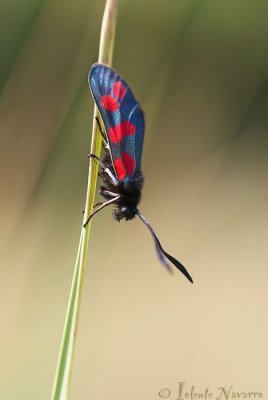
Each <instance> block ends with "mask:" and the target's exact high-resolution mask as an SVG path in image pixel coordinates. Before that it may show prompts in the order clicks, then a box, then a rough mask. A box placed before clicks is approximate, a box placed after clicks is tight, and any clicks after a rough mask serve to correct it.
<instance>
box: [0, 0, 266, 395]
mask: <svg viewBox="0 0 268 400" xmlns="http://www.w3.org/2000/svg"><path fill="white" fill-rule="evenodd" d="M103 9H104V0H102V1H98V0H87V1H86V0H76V1H75V2H74V1H70V0H64V1H63V0H46V1H45V0H24V1H20V0H2V1H1V2H0V32H1V35H0V49H1V63H0V88H1V97H0V152H1V157H0V162H1V168H0V174H1V215H0V218H1V227H2V229H1V231H0V234H1V241H0V243H1V256H0V264H1V269H0V273H1V277H0V299H1V301H0V307H1V331H0V350H1V353H0V354H1V357H0V360H1V361H0V373H1V382H0V399H1V400H2V399H3V400H14V399H20V400H21V399H27V400H29V399H35V400H36V399H38V400H43V399H48V398H49V396H50V393H51V387H52V382H53V376H54V372H55V367H56V361H57V356H58V350H59V344H60V339H61V334H62V329H63V323H64V318H65V311H66V306H67V301H68V293H69V288H70V284H71V279H72V272H73V267H74V262H75V257H76V251H77V245H78V240H79V233H80V226H81V221H82V210H83V207H84V201H85V188H86V181H87V170H88V161H87V157H86V155H87V154H88V151H89V146H90V139H91V138H90V133H91V124H92V109H93V102H92V99H91V96H90V93H89V89H88V85H87V72H88V70H89V68H90V65H91V64H92V63H93V62H95V61H96V59H97V51H98V40H99V32H100V24H101V18H102V13H103ZM267 20H268V2H267V1H266V0H255V1H252V0H236V1H234V0H224V1H223V0H222V1H215V0H214V1H213V0H179V1H178V0H169V1H160V0H155V1H142V0H135V1H122V2H121V3H120V12H119V16H118V28H117V36H116V44H115V53H114V67H115V68H116V69H117V70H118V72H120V73H121V74H122V75H123V76H124V77H125V79H126V80H127V81H128V82H129V84H130V85H131V87H132V88H133V91H134V93H135V95H136V97H137V98H138V99H139V100H140V102H141V104H142V107H143V109H144V111H145V114H146V122H147V129H146V137H145V144H144V153H143V170H144V174H145V177H146V181H145V183H146V184H145V188H144V192H143V200H142V203H141V206H140V209H141V210H142V212H143V213H144V214H145V216H146V217H147V218H148V219H149V220H150V221H151V223H152V226H153V228H154V229H155V231H156V233H157V234H158V235H159V238H160V240H161V242H162V244H163V246H164V248H165V249H166V250H167V251H169V252H170V253H171V254H173V255H174V256H176V257H178V258H179V259H180V260H181V261H182V262H183V263H184V264H185V266H187V268H188V270H189V271H190V273H191V274H192V276H193V278H194V285H191V284H189V283H188V282H187V281H186V279H185V278H184V277H183V276H182V275H181V274H180V273H178V272H175V274H173V276H170V275H169V274H168V273H166V271H165V270H164V268H163V267H162V266H161V265H160V264H159V262H158V260H157V258H156V254H155V250H154V246H153V242H152V239H151V237H150V234H149V233H148V231H147V230H146V229H145V227H144V226H143V225H142V224H141V223H140V221H138V220H135V221H133V222H129V223H121V224H117V223H115V222H114V221H113V219H112V217H111V211H112V208H111V209H106V210H104V211H103V213H101V214H99V215H98V216H97V217H96V218H95V220H94V222H93V226H92V232H91V233H92V234H91V244H90V249H89V257H88V263H87V270H86V276H85V285H84V291H83V299H82V306H81V314H80V316H81V318H80V328H79V332H78V340H77V348H76V354H75V365H74V371H73V383H72V393H71V398H72V399H92V400H93V399H94V400H107V399H112V400H126V399H127V400H136V399H148V400H149V399H150V400H155V399H160V398H161V397H160V395H162V396H163V395H165V396H166V398H169V399H171V400H177V398H178V383H177V382H180V381H185V382H187V383H186V386H187V389H188V390H190V388H191V386H192V385H194V386H195V388H196V391H197V392H203V391H204V390H205V389H206V388H207V387H208V388H209V389H210V391H211V392H213V400H214V399H216V394H217V388H218V387H220V386H225V387H226V388H227V389H228V388H229V387H230V386H233V389H232V390H234V391H243V392H248V391H255V392H262V393H264V397H263V398H267V393H268V383H267V356H268V346H267V334H268V332H267V330H268V322H267V311H268V310H267V308H268V296H267V288H268V284H267V280H268V272H267V261H268V256H267V223H268V207H267V201H268V188H267V172H268V157H267V155H268V135H267V129H268V112H267V109H268V108H267V107H268V79H267V78H268V24H267ZM162 388H167V389H168V390H169V392H168V391H166V392H160V395H159V391H160V390H161V389H162ZM167 395H168V396H167Z"/></svg>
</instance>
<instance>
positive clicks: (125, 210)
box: [113, 206, 135, 222]
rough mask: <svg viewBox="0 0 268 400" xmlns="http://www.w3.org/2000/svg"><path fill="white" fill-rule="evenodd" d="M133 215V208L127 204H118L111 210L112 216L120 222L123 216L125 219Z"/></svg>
mask: <svg viewBox="0 0 268 400" xmlns="http://www.w3.org/2000/svg"><path fill="white" fill-rule="evenodd" d="M134 216H135V212H134V210H133V209H131V208H130V207H127V206H120V207H118V208H115V209H114V210H113V218H114V219H115V220H116V221H118V222H120V221H121V219H123V218H125V219H126V220H129V219H132V218H134Z"/></svg>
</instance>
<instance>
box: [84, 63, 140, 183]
mask: <svg viewBox="0 0 268 400" xmlns="http://www.w3.org/2000/svg"><path fill="white" fill-rule="evenodd" d="M88 80H89V86H90V89H91V92H92V95H93V98H94V100H95V103H96V105H97V108H98V111H99V114H100V116H101V119H102V121H103V125H104V127H105V131H106V134H107V139H108V143H109V148H110V154H111V159H112V162H113V165H114V169H115V173H116V175H117V178H118V179H119V180H123V179H125V178H127V177H132V176H134V175H135V174H136V173H137V172H140V169H141V156H142V147H143V138H144V129H145V122H144V115H143V112H142V109H141V107H140V105H139V103H138V102H137V100H136V99H135V97H134V95H133V93H132V91H131V89H130V88H129V86H128V84H127V83H126V82H125V81H124V79H123V78H122V77H121V76H120V75H119V74H118V73H117V72H116V71H114V70H113V69H112V68H110V67H108V66H107V65H104V64H98V63H97V64H93V65H92V67H91V70H90V72H89V79H88Z"/></svg>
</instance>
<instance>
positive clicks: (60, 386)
mask: <svg viewBox="0 0 268 400" xmlns="http://www.w3.org/2000/svg"><path fill="white" fill-rule="evenodd" d="M116 17H117V0H107V1H106V5H105V10H104V15H103V20H102V26H101V36H100V47H99V57H98V61H99V62H101V63H104V64H107V65H110V66H111V64H112V57H113V47H114V38H115V29H116ZM96 116H97V109H96V106H95V108H94V115H93V127H92V142H91V149H90V152H91V154H95V155H96V156H98V157H99V156H100V153H101V145H102V138H101V134H100V132H99V130H98V125H97V123H96ZM98 167H99V166H98V162H97V160H95V158H91V159H90V163H89V173H88V185H87V195H86V206H85V213H84V219H83V223H85V221H86V220H87V218H88V216H89V215H90V214H91V212H92V210H93V204H94V198H95V193H96V185H97V177H98ZM90 228H91V221H90V222H89V223H88V225H87V226H86V228H83V224H82V229H81V235H80V241H79V246H78V252H77V257H76V263H75V268H74V274H73V280H72V285H71V290H70V296H69V302H68V307H67V312H66V318H65V324H64V329H63V334H62V340H61V347H60V352H59V358H58V365H57V369H56V373H55V379H54V386H53V390H52V396H51V400H67V399H68V398H69V395H70V383H71V372H72V365H73V354H74V348H75V342H76V334H77V330H78V322H79V310H80V302H81V293H82V286H83V276H84V270H85V264H86V257H87V250H88V244H89V236H90Z"/></svg>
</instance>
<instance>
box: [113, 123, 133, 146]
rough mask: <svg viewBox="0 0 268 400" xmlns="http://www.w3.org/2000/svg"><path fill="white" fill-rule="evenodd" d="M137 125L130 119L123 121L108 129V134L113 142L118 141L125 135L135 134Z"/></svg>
mask: <svg viewBox="0 0 268 400" xmlns="http://www.w3.org/2000/svg"><path fill="white" fill-rule="evenodd" d="M135 133H136V126H135V125H134V124H132V122H130V121H123V122H121V123H119V124H117V125H115V126H112V127H111V128H109V130H108V135H109V138H110V140H111V142H112V143H118V142H120V140H122V139H123V137H124V136H130V135H134V134H135Z"/></svg>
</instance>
